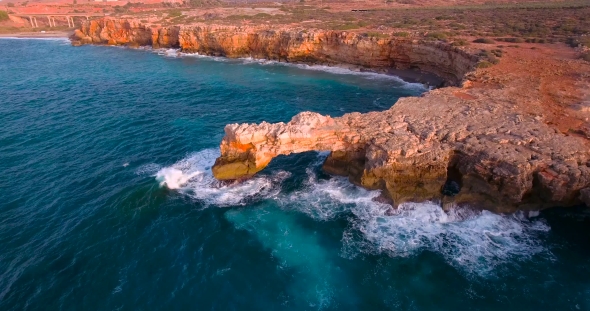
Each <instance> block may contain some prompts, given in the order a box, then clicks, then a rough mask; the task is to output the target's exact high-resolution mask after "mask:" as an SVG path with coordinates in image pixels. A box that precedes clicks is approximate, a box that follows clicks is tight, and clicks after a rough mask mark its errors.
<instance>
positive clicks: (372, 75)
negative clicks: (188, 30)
mask: <svg viewBox="0 0 590 311" xmlns="http://www.w3.org/2000/svg"><path fill="white" fill-rule="evenodd" d="M142 49H144V50H148V51H152V52H154V53H156V54H158V55H161V56H164V57H171V58H176V57H193V58H204V59H210V60H214V61H219V62H227V61H231V60H233V61H238V62H241V63H243V64H249V63H256V64H260V65H281V66H291V67H296V68H299V69H304V70H314V71H323V72H328V73H331V74H337V75H356V76H362V77H365V78H367V79H386V80H392V81H395V82H397V83H399V84H400V85H401V86H402V87H404V88H407V89H412V90H416V91H422V92H425V91H427V90H429V89H430V88H429V87H427V86H426V85H424V84H422V83H413V82H407V81H405V80H403V79H402V78H400V77H398V76H394V75H388V74H384V73H377V72H371V71H357V70H351V69H348V68H343V67H337V66H323V65H307V64H296V63H288V62H279V61H274V60H268V59H256V58H251V57H246V58H235V59H229V58H227V57H220V56H210V55H203V54H199V53H184V52H181V51H180V49H153V48H151V47H142Z"/></svg>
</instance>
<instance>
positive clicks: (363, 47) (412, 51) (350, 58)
mask: <svg viewBox="0 0 590 311" xmlns="http://www.w3.org/2000/svg"><path fill="white" fill-rule="evenodd" d="M72 42H73V44H75V45H80V44H109V45H129V46H153V47H155V48H180V49H181V50H182V51H183V52H187V53H201V54H206V55H215V56H225V57H233V58H235V57H253V58H259V59H270V60H278V61H286V62H304V63H308V64H324V65H347V66H352V67H359V68H365V69H371V70H374V71H381V72H387V71H390V70H392V69H399V70H406V69H416V70H420V71H423V72H427V73H431V74H434V75H436V76H438V77H441V78H443V79H444V80H445V81H446V83H447V84H451V85H455V84H458V83H460V82H461V81H462V79H463V77H464V75H465V74H466V73H467V72H470V71H472V70H473V69H474V68H475V66H476V64H477V62H478V60H479V59H478V57H477V56H474V55H471V54H469V53H466V52H464V51H462V50H460V49H458V48H455V47H452V46H450V45H448V44H445V43H441V42H431V41H420V40H408V39H395V38H387V39H378V38H374V37H369V36H366V35H362V34H356V33H351V32H343V31H325V30H306V31H304V30H301V31H297V30H292V31H275V30H268V29H255V28H241V27H215V26H169V27H153V28H150V27H148V26H147V25H143V24H142V23H140V22H138V21H136V20H124V19H123V20H118V19H109V18H105V19H99V20H93V21H88V22H85V23H83V24H82V26H81V27H80V29H77V30H76V31H75V33H74V35H73V37H72Z"/></svg>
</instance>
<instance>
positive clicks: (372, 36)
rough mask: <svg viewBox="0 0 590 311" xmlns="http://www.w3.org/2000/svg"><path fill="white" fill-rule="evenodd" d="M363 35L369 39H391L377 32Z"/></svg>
mask: <svg viewBox="0 0 590 311" xmlns="http://www.w3.org/2000/svg"><path fill="white" fill-rule="evenodd" d="M363 35H364V36H367V37H371V38H387V37H389V36H388V35H386V34H383V33H380V32H375V31H370V32H367V33H364V34H363Z"/></svg>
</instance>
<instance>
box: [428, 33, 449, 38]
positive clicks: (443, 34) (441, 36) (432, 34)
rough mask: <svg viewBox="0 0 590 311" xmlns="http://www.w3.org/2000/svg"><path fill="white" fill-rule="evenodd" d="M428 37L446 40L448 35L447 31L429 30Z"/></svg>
mask: <svg viewBox="0 0 590 311" xmlns="http://www.w3.org/2000/svg"><path fill="white" fill-rule="evenodd" d="M426 37H427V38H433V39H437V40H445V39H446V38H447V35H446V34H445V33H442V32H429V33H428V34H427V35H426Z"/></svg>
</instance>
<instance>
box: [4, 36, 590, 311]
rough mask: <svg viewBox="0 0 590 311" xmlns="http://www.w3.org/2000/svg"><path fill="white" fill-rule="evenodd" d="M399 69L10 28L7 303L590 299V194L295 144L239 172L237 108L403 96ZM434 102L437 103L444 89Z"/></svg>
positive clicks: (47, 306) (553, 306) (437, 304)
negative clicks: (341, 156)
mask: <svg viewBox="0 0 590 311" xmlns="http://www.w3.org/2000/svg"><path fill="white" fill-rule="evenodd" d="M426 91H427V88H426V87H424V86H422V85H420V84H416V83H408V82H405V81H403V80H401V79H399V78H396V77H393V76H386V75H381V74H374V73H362V72H352V71H348V70H345V69H339V68H330V67H321V66H305V65H289V64H284V63H276V62H268V61H258V60H252V59H234V60H230V59H224V58H216V57H205V56H199V55H185V54H182V53H179V52H178V51H176V50H150V49H128V48H115V47H102V46H82V47H71V46H70V45H69V42H68V41H67V40H63V39H52V40H39V39H0V123H1V124H2V127H1V130H0V174H1V178H0V310H590V247H588V246H589V245H590V212H588V210H587V209H583V208H582V207H578V208H555V209H549V210H546V211H542V212H540V213H539V214H538V215H536V214H531V215H524V214H521V213H516V214H512V215H498V214H493V213H490V212H486V211H477V209H455V210H451V211H450V212H448V213H446V212H444V211H443V210H442V209H441V208H440V207H439V206H438V205H436V204H432V203H428V202H426V203H410V204H404V205H402V206H400V208H399V209H398V210H397V211H396V212H395V213H393V214H389V213H386V212H385V211H386V210H387V206H386V205H383V204H382V203H379V202H376V201H375V200H373V198H375V197H376V196H378V195H379V193H378V192H375V191H367V190H364V189H362V188H359V187H356V186H354V185H351V184H350V183H349V182H348V181H347V179H346V178H343V177H337V176H330V175H327V174H326V173H324V172H322V170H321V164H322V161H323V159H325V157H326V156H327V154H325V153H316V152H308V153H302V154H295V155H290V156H282V157H279V158H277V159H275V160H273V162H272V163H271V164H270V165H269V166H268V167H267V168H266V169H265V170H263V171H262V172H261V173H260V174H258V175H257V176H256V177H254V178H252V179H250V180H247V181H245V182H243V183H240V184H235V185H231V186H219V185H218V184H216V183H215V180H214V178H213V177H212V175H211V166H212V165H213V163H214V161H215V159H216V157H217V156H218V155H219V150H218V146H219V143H220V141H221V139H222V138H223V134H224V132H223V128H224V126H225V125H226V124H229V123H243V122H249V123H254V122H261V121H263V120H264V121H268V122H280V121H283V122H287V121H289V120H290V119H291V118H292V117H293V116H294V115H295V114H297V113H299V112H302V111H314V112H318V113H322V114H328V115H331V116H341V115H342V114H345V113H348V112H369V111H381V110H386V109H388V108H389V107H391V105H393V104H394V103H395V102H396V100H397V99H398V98H400V97H404V96H418V95H420V94H422V93H423V92H426ZM424 109H428V107H424Z"/></svg>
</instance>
